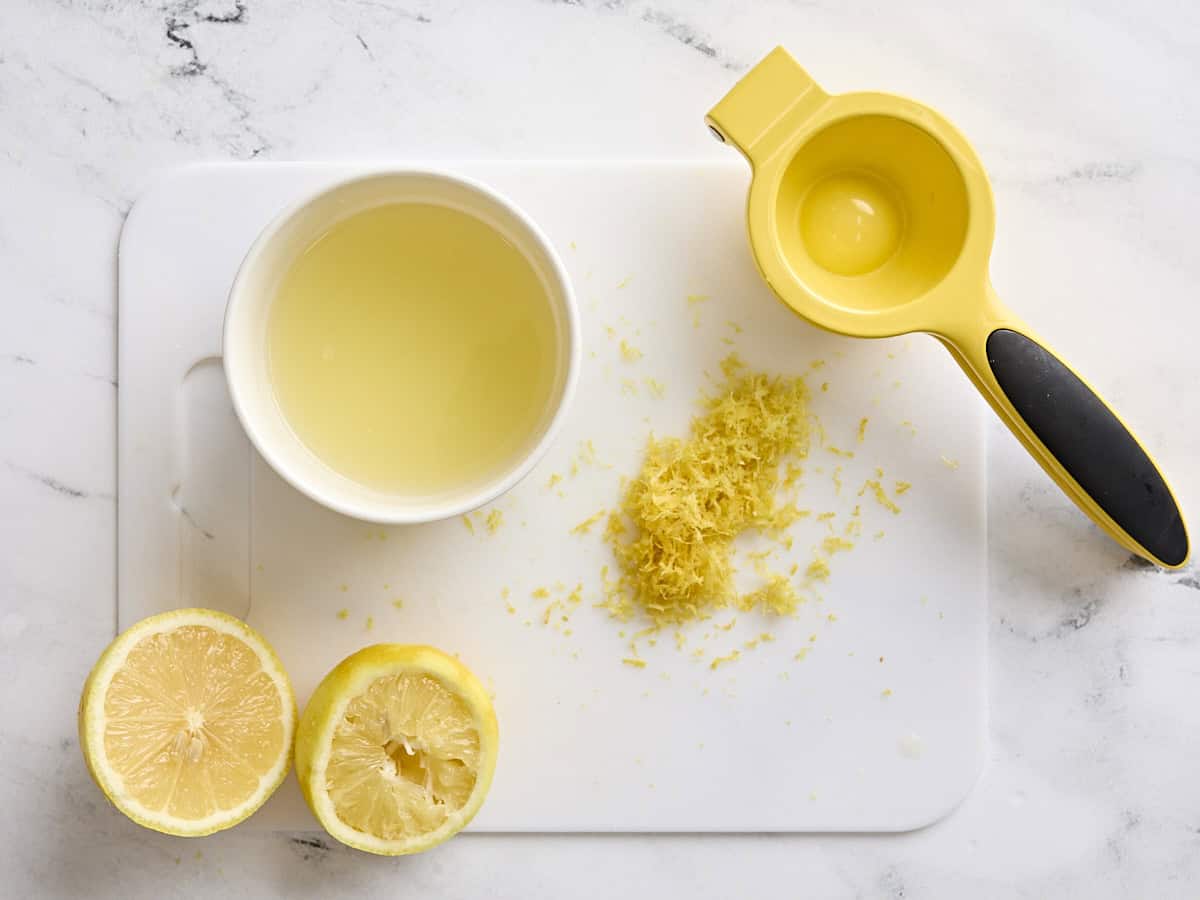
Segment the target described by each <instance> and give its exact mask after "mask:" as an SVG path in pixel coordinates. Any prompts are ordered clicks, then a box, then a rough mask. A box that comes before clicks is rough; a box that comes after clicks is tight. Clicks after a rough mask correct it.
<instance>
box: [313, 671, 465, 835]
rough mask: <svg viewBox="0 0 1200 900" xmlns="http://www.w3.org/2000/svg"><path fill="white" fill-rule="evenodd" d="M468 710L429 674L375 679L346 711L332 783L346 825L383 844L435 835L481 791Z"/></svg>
mask: <svg viewBox="0 0 1200 900" xmlns="http://www.w3.org/2000/svg"><path fill="white" fill-rule="evenodd" d="M478 764H479V732H478V731H477V730H476V728H475V725H474V722H473V720H472V717H471V713H470V710H468V709H467V707H466V705H465V704H464V703H463V702H462V700H460V699H459V698H458V697H456V696H455V695H454V694H452V693H450V691H448V690H447V689H446V688H445V687H444V686H442V684H441V683H439V682H438V681H436V680H435V679H433V678H431V677H430V676H428V675H420V674H414V673H401V674H397V675H387V676H384V677H382V678H377V679H376V680H375V681H374V682H372V684H371V686H370V687H369V688H367V690H366V691H365V692H364V693H363V694H360V695H359V696H357V697H355V698H354V699H353V700H351V701H350V703H349V704H348V705H347V707H346V713H345V715H344V716H343V717H342V721H341V722H340V723H338V726H337V728H336V730H335V731H334V735H333V746H332V751H331V753H330V759H329V766H328V768H327V769H326V784H327V786H328V790H329V795H330V798H331V799H332V800H333V806H334V809H335V810H336V811H337V815H338V818H340V819H341V820H342V821H343V822H345V823H346V824H347V825H350V826H352V827H354V828H357V829H359V830H360V831H365V832H367V833H368V834H373V835H375V836H376V837H380V838H383V839H384V840H396V839H398V838H402V837H405V836H411V835H414V834H423V833H425V832H429V831H435V830H436V829H438V828H440V827H442V825H444V824H445V822H446V820H447V818H448V817H449V816H450V815H452V814H454V813H456V812H458V811H459V810H461V809H462V808H463V806H464V805H465V804H466V802H467V800H468V798H469V797H470V796H471V792H472V791H473V790H474V788H475V773H476V769H477V766H478Z"/></svg>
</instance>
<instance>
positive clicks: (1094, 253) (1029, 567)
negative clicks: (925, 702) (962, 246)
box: [0, 0, 1200, 898]
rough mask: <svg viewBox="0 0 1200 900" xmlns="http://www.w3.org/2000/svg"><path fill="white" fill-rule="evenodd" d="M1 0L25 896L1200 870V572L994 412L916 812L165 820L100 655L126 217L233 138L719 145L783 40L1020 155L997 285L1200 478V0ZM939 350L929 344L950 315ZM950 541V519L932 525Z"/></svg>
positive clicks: (1012, 883) (368, 148) (638, 149)
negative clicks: (88, 684) (1137, 532)
mask: <svg viewBox="0 0 1200 900" xmlns="http://www.w3.org/2000/svg"><path fill="white" fill-rule="evenodd" d="M748 6H749V4H734V3H717V2H704V3H687V2H684V0H648V2H642V0H608V2H600V0H596V2H592V0H580V2H557V3H553V2H545V3H541V2H522V3H489V2H482V0H480V2H448V3H432V2H424V0H408V2H399V3H393V2H387V0H329V2H322V0H154V2H141V3H139V2H133V0H76V2H67V0H60V2H51V0H5V2H4V3H3V8H2V9H0V285H2V287H3V308H4V310H5V313H6V316H5V324H4V327H3V328H2V329H0V500H2V502H3V508H4V514H3V515H2V516H0V596H2V597H3V603H2V604H0V709H2V710H3V713H4V715H3V718H2V720H0V808H3V809H4V810H5V814H4V815H3V816H0V872H3V874H4V879H5V882H6V884H7V885H8V886H9V887H8V888H6V889H5V893H9V894H11V895H12V896H55V897H58V896H74V895H82V894H87V895H89V896H101V897H107V896H114V897H117V896H119V897H140V896H150V895H155V896H180V897H192V896H195V897H201V896H211V895H213V894H216V893H218V892H220V893H221V894H223V895H226V896H231V897H237V896H247V897H269V896H280V897H283V896H287V897H300V896H313V897H332V896H339V895H347V896H383V895H385V894H386V895H387V896H389V897H391V896H400V897H404V896H418V895H420V896H444V897H463V898H469V897H482V896H495V897H513V898H537V897H548V898H556V897H562V896H567V895H571V896H581V897H609V896H623V897H638V896H646V897H651V896H655V897H657V896H675V895H685V894H686V895H688V896H691V897H730V896H739V895H741V896H759V897H773V896H797V895H802V896H816V897H843V896H844V897H863V898H877V897H878V898H901V897H946V898H958V897H967V896H969V897H973V898H986V897H1012V896H1018V897H1039V898H1040V897H1075V896H1078V897H1088V898H1101V897H1156V898H1162V897H1190V896H1196V895H1197V893H1198V892H1200V779H1198V778H1197V777H1196V760H1197V746H1198V737H1200V703H1197V702H1196V695H1197V692H1198V691H1200V577H1198V575H1197V572H1196V571H1195V570H1193V569H1188V570H1184V571H1181V572H1159V571H1156V570H1154V569H1151V568H1148V567H1146V566H1145V565H1143V564H1140V563H1139V562H1138V561H1137V560H1134V559H1131V558H1130V557H1129V555H1128V554H1127V553H1125V552H1123V551H1122V550H1120V549H1119V548H1118V547H1117V546H1116V545H1115V544H1113V543H1111V542H1109V541H1107V540H1106V539H1104V538H1103V537H1102V536H1101V535H1100V534H1099V533H1098V532H1097V531H1096V530H1095V529H1094V528H1093V527H1092V526H1091V525H1090V524H1088V523H1087V522H1086V520H1084V519H1083V517H1082V516H1081V515H1079V514H1078V513H1077V512H1076V511H1075V509H1074V507H1072V506H1071V505H1070V504H1069V503H1068V502H1067V501H1066V500H1065V499H1064V498H1063V497H1062V496H1061V495H1060V494H1059V493H1058V492H1057V491H1056V490H1055V489H1053V488H1052V486H1051V485H1050V483H1049V482H1048V481H1047V479H1046V478H1045V477H1044V476H1043V475H1042V473H1041V471H1040V470H1039V469H1037V467H1036V466H1035V464H1034V463H1033V462H1031V461H1030V460H1029V459H1028V458H1027V457H1026V456H1025V455H1024V453H1023V452H1022V451H1021V450H1020V449H1019V447H1018V446H1017V445H1016V442H1015V441H1014V440H1013V439H1012V438H1011V437H1010V436H1009V435H1008V434H1007V432H1005V431H1004V430H1003V429H1002V428H1001V427H1000V426H999V425H998V424H995V425H994V426H993V427H992V428H991V430H990V433H989V478H990V484H989V503H990V510H989V529H990V566H991V571H990V603H991V632H990V637H991V642H990V672H991V675H990V696H989V704H990V711H991V712H990V717H991V721H990V735H991V744H990V749H989V755H988V762H987V765H986V768H985V771H984V773H983V775H982V778H981V780H980V782H979V785H978V787H977V789H976V790H975V792H974V793H973V794H972V795H971V796H970V797H969V798H968V800H967V801H966V802H965V803H964V804H963V806H962V807H961V808H960V809H959V810H957V811H956V812H955V813H953V814H952V815H951V816H950V817H949V818H947V819H945V820H944V821H942V822H940V823H938V824H936V825H934V826H932V827H930V828H928V829H925V830H923V831H920V832H916V833H912V834H906V835H899V836H875V835H859V836H855V835H835V836H781V835H776V836H752V835H747V836H719V835H713V836H703V837H697V836H671V835H662V836H620V835H612V836H563V837H554V836H544V835H543V836H534V835H527V836H484V835H468V836H465V837H463V838H461V839H459V840H456V841H454V842H452V843H451V844H449V845H448V846H446V847H445V848H443V849H442V850H440V851H439V852H436V853H432V854H428V855H426V856H423V857H418V858H413V859H402V860H384V859H376V858H372V857H367V856H364V855H361V854H358V853H355V852H353V851H349V850H344V849H342V848H341V847H340V846H337V845H335V844H332V843H331V842H330V841H328V840H326V839H325V838H324V837H323V836H319V835H317V834H270V833H261V832H255V831H247V830H242V829H238V830H235V831H232V832H227V833H225V834H222V835H218V836H216V837H213V838H210V839H206V840H205V841H203V842H185V841H181V840H178V839H171V838H167V837H163V836H160V835H156V834H153V833H151V832H147V831H144V830H142V829H140V828H138V827H137V826H135V825H133V824H131V823H129V822H127V821H125V820H124V819H123V818H122V817H121V816H120V815H119V814H117V813H116V812H114V811H113V810H112V809H110V808H109V807H108V806H107V805H106V804H105V803H104V802H103V799H102V797H101V795H100V794H99V793H98V792H97V791H96V790H95V789H94V787H93V786H92V784H91V782H90V780H89V778H88V775H87V773H86V771H85V769H84V767H83V764H82V761H81V759H80V755H79V750H78V746H77V741H76V738H75V706H76V703H77V699H78V691H79V686H80V684H81V683H82V680H83V678H84V676H85V674H86V672H87V670H88V668H89V667H90V666H91V664H92V662H93V661H94V659H95V658H96V656H97V655H98V654H99V652H100V650H101V649H102V648H103V647H104V645H105V644H106V643H107V642H108V641H109V640H110V639H111V637H112V631H113V624H114V602H113V600H114V596H113V592H114V590H115V584H114V579H115V576H114V550H115V547H114V542H115V521H116V515H117V510H116V508H115V501H114V495H115V450H116V448H115V405H116V400H117V382H116V366H115V334H116V327H117V323H116V321H115V307H116V286H115V271H116V270H115V249H116V242H117V237H118V234H119V232H120V228H121V223H122V220H123V218H124V216H125V214H126V212H127V211H128V210H129V208H130V206H131V204H132V202H133V200H134V199H135V198H136V197H137V195H138V194H139V192H140V191H141V190H142V189H143V188H144V187H145V186H146V184H147V183H148V182H149V181H150V180H151V179H152V178H153V177H154V175H155V173H157V172H159V171H161V170H163V169H165V168H167V167H169V166H173V165H177V164H180V163H185V162H190V161H197V160H217V159H250V158H262V159H274V160H282V159H310V158H354V159H385V158H398V157H417V158H426V159H430V158H453V157H458V158H462V157H489V158H491V157H505V158H531V157H533V158H537V157H541V158H556V157H571V158H579V157H631V156H634V157H650V158H659V157H662V158H715V157H717V156H718V155H721V154H724V153H728V151H727V150H723V149H722V148H721V147H719V146H718V145H717V144H716V143H715V142H713V141H711V139H710V138H709V136H708V135H707V134H706V132H705V129H704V127H703V124H702V122H701V116H702V114H703V112H704V111H705V110H706V109H707V108H708V106H709V105H710V104H711V102H712V101H713V100H715V99H716V98H718V97H719V96H720V95H721V94H722V93H723V92H724V91H725V90H726V89H727V88H728V86H729V85H730V84H731V83H732V81H733V80H734V79H735V78H736V77H737V76H738V74H739V73H740V72H743V71H744V70H745V69H746V68H747V67H748V66H749V65H750V64H751V63H753V62H754V61H755V60H757V59H758V58H759V56H761V55H762V54H763V53H764V52H765V51H766V50H767V49H769V48H770V47H771V46H773V45H774V44H775V43H783V44H786V45H787V46H788V47H789V48H790V49H791V51H792V52H793V53H794V54H795V55H796V56H797V58H798V59H800V60H801V61H802V63H803V64H804V65H805V66H806V67H808V68H809V70H810V71H811V72H812V73H813V74H814V75H815V76H816V77H817V78H818V79H820V80H821V81H822V82H823V83H824V84H825V85H826V86H827V87H829V88H830V89H832V90H849V89H856V88H882V89H887V90H890V91H894V92H899V93H905V94H910V95H912V96H915V97H920V98H922V99H924V100H926V101H927V102H929V103H931V104H932V105H934V106H936V107H938V108H939V109H941V110H942V111H943V112H944V113H945V114H946V115H947V116H948V117H949V118H951V119H952V120H953V121H955V122H956V123H958V124H959V125H960V127H961V128H962V129H963V131H964V132H965V133H966V134H968V135H969V136H970V137H971V139H972V141H973V142H974V143H975V146H976V147H977V149H978V150H979V153H980V155H981V156H982V158H983V160H984V162H985V163H986V165H987V167H988V169H989V171H990V172H991V174H992V176H993V179H994V183H995V192H996V205H997V214H998V225H997V241H996V250H995V255H994V262H993V278H994V282H995V284H996V287H997V289H998V291H999V292H1000V293H1001V295H1003V296H1004V297H1006V298H1007V299H1008V301H1009V302H1010V303H1011V305H1012V306H1013V307H1014V308H1015V309H1016V310H1017V311H1018V312H1019V313H1020V314H1021V315H1023V316H1024V317H1026V318H1027V319H1029V320H1031V321H1033V322H1034V323H1035V324H1036V325H1037V326H1038V328H1039V329H1040V331H1041V332H1042V333H1043V334H1044V335H1045V336H1046V337H1047V338H1048V339H1049V340H1050V341H1051V342H1052V343H1053V344H1055V345H1056V346H1058V347H1059V348H1061V349H1062V350H1063V352H1064V355H1065V356H1067V358H1068V359H1070V360H1071V361H1072V362H1074V363H1075V364H1076V365H1078V367H1079V369H1080V370H1081V371H1082V372H1084V373H1085V374H1086V376H1087V377H1089V379H1090V380H1091V381H1092V382H1093V383H1094V384H1095V385H1096V386H1097V387H1098V388H1099V389H1100V390H1101V391H1103V392H1104V393H1105V394H1106V396H1107V397H1108V399H1109V400H1110V401H1111V402H1112V403H1113V405H1114V406H1115V407H1116V408H1117V409H1119V410H1120V411H1121V413H1122V415H1123V416H1124V417H1125V418H1126V420H1127V421H1128V422H1129V423H1130V424H1131V425H1132V426H1133V428H1134V430H1135V431H1136V432H1137V433H1138V434H1139V435H1140V436H1141V437H1142V438H1143V440H1144V441H1145V442H1146V443H1147V445H1148V446H1149V447H1150V448H1151V449H1152V451H1153V452H1155V453H1156V454H1157V456H1158V459H1159V461H1160V463H1161V464H1162V465H1163V467H1164V468H1165V469H1166V470H1167V472H1168V473H1169V474H1170V476H1171V478H1172V480H1173V483H1174V486H1175V488H1176V490H1177V492H1178V494H1179V496H1180V498H1181V501H1182V503H1183V505H1184V507H1185V509H1187V510H1190V511H1191V513H1192V516H1193V517H1195V516H1196V515H1200V512H1198V511H1200V467H1198V466H1197V465H1196V462H1195V461H1196V460H1197V459H1198V458H1200V414H1198V413H1200V409H1198V408H1197V398H1198V396H1200V392H1198V389H1197V386H1198V385H1200V354H1197V352H1196V350H1195V347H1194V341H1195V335H1197V334H1200V303H1197V301H1196V284H1197V282H1198V281H1200V254H1197V252H1196V249H1195V240H1196V237H1195V233H1196V228H1195V212H1194V206H1195V203H1196V198H1197V197H1200V150H1197V149H1196V148H1197V147H1200V90H1198V88H1200V62H1198V60H1200V7H1196V6H1195V5H1194V4H1189V3H1185V2H1181V0H1158V2H1154V3H1151V4H1143V6H1148V7H1149V8H1137V5H1136V4H1129V3H1121V2H1115V0H1092V2H1086V0H1073V2H1063V3H1058V4H1053V5H1050V4H1044V3H1041V2H1039V0H1017V2H1012V3H1007V4H997V3H987V4H984V3H982V2H979V0H970V2H960V3H952V2H949V0H946V2H941V3H938V2H932V0H926V2H920V0H915V2H910V3H880V2H873V0H856V2H835V0H812V2H798V3H793V2H783V0H765V2H762V3H757V4H755V5H754V7H753V10H752V11H750V12H746V11H743V9H744V8H746V7H748ZM930 352H933V351H932V349H931V351H930ZM930 549H931V552H936V548H930Z"/></svg>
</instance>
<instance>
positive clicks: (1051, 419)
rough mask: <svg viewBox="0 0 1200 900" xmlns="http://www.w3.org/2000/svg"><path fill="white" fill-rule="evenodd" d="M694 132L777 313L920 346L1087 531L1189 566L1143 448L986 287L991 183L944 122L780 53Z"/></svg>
mask: <svg viewBox="0 0 1200 900" xmlns="http://www.w3.org/2000/svg"><path fill="white" fill-rule="evenodd" d="M707 122H708V125H709V127H710V128H711V129H712V131H713V133H714V134H715V135H716V136H717V137H718V138H719V139H720V140H721V141H723V142H727V143H730V144H733V145H734V146H735V147H737V149H738V150H740V151H741V153H742V155H743V156H745V157H746V159H747V160H748V161H749V163H750V166H751V169H752V173H753V178H752V181H751V184H750V194H749V199H748V202H747V219H748V225H749V231H750V245H751V248H752V250H753V253H754V258H755V260H756V262H757V263H758V267H759V270H760V271H761V272H762V275H763V277H764V278H765V279H766V281H767V283H768V284H769V285H770V286H771V289H772V290H773V291H774V292H775V293H776V294H777V295H778V296H779V298H780V299H781V300H783V302H784V303H786V304H787V305H788V306H789V307H791V308H792V310H793V311H794V312H796V313H798V314H799V315H801V316H803V317H804V318H805V319H808V320H809V321H810V322H812V323H814V324H815V325H818V326H820V327H822V328H825V329H828V330H830V331H834V332H837V333H839V334H845V335H851V336H855V337H868V338H878V337H892V336H895V335H900V334H907V333H911V332H926V333H928V334H931V335H933V336H934V337H936V338H937V339H938V340H939V341H941V342H942V344H944V345H945V347H946V349H948V350H949V351H950V354H951V356H953V357H954V359H955V360H956V361H957V362H958V364H959V365H960V366H961V367H962V369H963V371H964V372H966V374H967V377H968V378H970V379H971V381H972V382H973V383H974V385H975V387H977V388H978V389H979V392H980V393H981V394H983V396H984V398H985V399H986V400H987V401H988V403H989V404H990V405H991V407H992V409H994V410H995V411H996V414H997V415H998V416H1000V418H1001V419H1002V420H1003V421H1004V423H1005V424H1006V425H1007V426H1008V427H1009V428H1010V429H1011V430H1012V432H1013V434H1015V435H1016V436H1017V439H1018V440H1020V442H1021V443H1022V444H1023V445H1024V446H1025V449H1027V450H1028V451H1029V452H1030V453H1031V454H1033V457H1034V458H1035V459H1036V460H1037V461H1038V462H1039V463H1040V464H1041V466H1042V468H1043V469H1045V470H1046V472H1047V474H1049V475H1050V477H1051V478H1053V479H1054V480H1055V481H1056V482H1057V483H1058V485H1059V487H1061V488H1062V489H1063V491H1065V492H1066V494H1067V496H1068V497H1070V498H1071V499H1072V500H1073V501H1075V503H1076V504H1078V506H1079V508H1080V509H1082V510H1083V511H1084V512H1085V513H1086V514H1087V515H1088V516H1090V517H1091V518H1092V520H1093V521H1095V522H1096V524H1097V525H1099V526H1100V527H1101V528H1102V529H1104V530H1105V531H1107V532H1108V533H1109V534H1110V535H1111V536H1112V537H1113V539H1114V540H1116V541H1117V542H1118V543H1120V544H1121V545H1122V546H1123V547H1125V548H1127V549H1128V550H1130V551H1132V552H1133V553H1136V554H1138V555H1139V556H1142V557H1145V558H1146V559H1148V560H1150V561H1152V562H1154V563H1156V564H1158V565H1160V566H1165V567H1167V568H1177V567H1179V566H1182V565H1183V564H1184V563H1185V562H1186V561H1187V558H1188V552H1189V548H1188V536H1187V529H1186V526H1185V525H1184V522H1183V516H1182V514H1181V513H1180V511H1179V506H1178V505H1177V503H1176V502H1175V499H1174V497H1173V496H1172V495H1171V490H1170V488H1169V487H1168V486H1167V482H1166V479H1164V478H1163V476H1162V473H1161V472H1160V471H1159V470H1158V467H1157V466H1156V465H1155V464H1154V461H1153V460H1152V459H1151V458H1150V455H1149V454H1148V453H1147V452H1146V451H1145V450H1143V449H1142V447H1141V445H1140V444H1139V443H1138V441H1137V439H1136V438H1135V437H1134V436H1133V435H1132V434H1131V433H1130V431H1129V429H1128V428H1126V426H1125V425H1124V424H1123V423H1122V422H1121V420H1120V419H1119V418H1118V417H1117V416H1116V414H1115V413H1114V412H1113V411H1112V410H1111V409H1109V407H1108V406H1107V405H1106V404H1105V402H1104V401H1103V400H1102V399H1100V397H1099V396H1098V395H1097V394H1096V392H1095V391H1093V390H1092V389H1091V388H1090V387H1089V386H1088V385H1087V383H1086V382H1084V381H1083V379H1081V378H1080V377H1079V376H1078V375H1076V374H1075V373H1074V372H1073V371H1071V369H1070V368H1069V367H1068V366H1067V365H1066V364H1064V363H1063V362H1062V361H1061V360H1060V359H1059V358H1058V357H1057V356H1056V355H1055V354H1054V353H1053V352H1051V351H1050V350H1049V349H1048V348H1047V346H1046V344H1045V343H1044V342H1043V341H1042V340H1041V339H1040V338H1038V337H1037V336H1036V335H1035V334H1034V333H1033V332H1032V331H1031V330H1030V329H1029V328H1028V327H1027V326H1026V325H1025V324H1024V323H1023V322H1021V321H1020V320H1019V319H1018V318H1017V317H1016V316H1014V315H1013V314H1012V313H1010V312H1009V311H1008V310H1007V309H1006V308H1005V307H1004V305H1003V304H1002V303H1001V302H1000V299H999V298H998V297H997V296H996V293H995V291H994V290H993V289H992V286H991V281H990V279H989V276H988V260H989V256H990V254H991V247H992V237H993V233H994V231H995V209H994V205H993V202H992V190H991V185H990V184H989V183H988V179H987V175H986V173H985V172H984V170H983V166H982V165H981V163H980V161H979V158H978V157H977V156H976V155H975V151H974V150H972V149H971V146H970V145H969V144H968V143H967V141H966V139H965V138H964V137H963V136H962V135H961V134H960V133H959V132H958V131H957V129H955V128H954V126H953V125H951V124H950V123H949V122H948V121H946V120H945V119H944V118H942V116H940V115H939V114H938V113H936V112H934V111H933V110H932V109H930V108H929V107H927V106H923V105H921V104H919V103H916V102H914V101H912V100H908V99H905V98H903V97H896V96H891V95H888V94H877V93H855V94H842V95H838V96H833V95H830V94H827V93H825V92H824V91H823V90H821V88H820V87H819V86H818V85H817V84H816V83H815V82H814V81H813V80H812V79H811V78H810V77H809V76H808V75H807V74H806V73H805V71H804V70H803V69H802V68H801V67H800V66H799V65H798V64H797V63H796V61H795V60H794V59H792V57H791V56H790V55H789V54H788V53H787V51H785V50H784V49H783V48H781V47H779V48H776V49H775V50H773V51H771V53H769V54H768V55H767V56H766V58H765V59H763V60H762V62H760V63H759V64H758V65H757V66H755V67H754V68H753V69H751V70H750V72H749V73H747V74H746V76H745V77H743V78H742V79H741V81H739V82H738V83H737V84H736V85H734V87H733V89H732V90H731V91H730V92H729V93H728V94H726V95H725V97H724V98H722V100H721V101H720V102H719V103H717V105H716V106H714V107H713V108H712V110H711V111H710V112H709V114H708V117H707Z"/></svg>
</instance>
